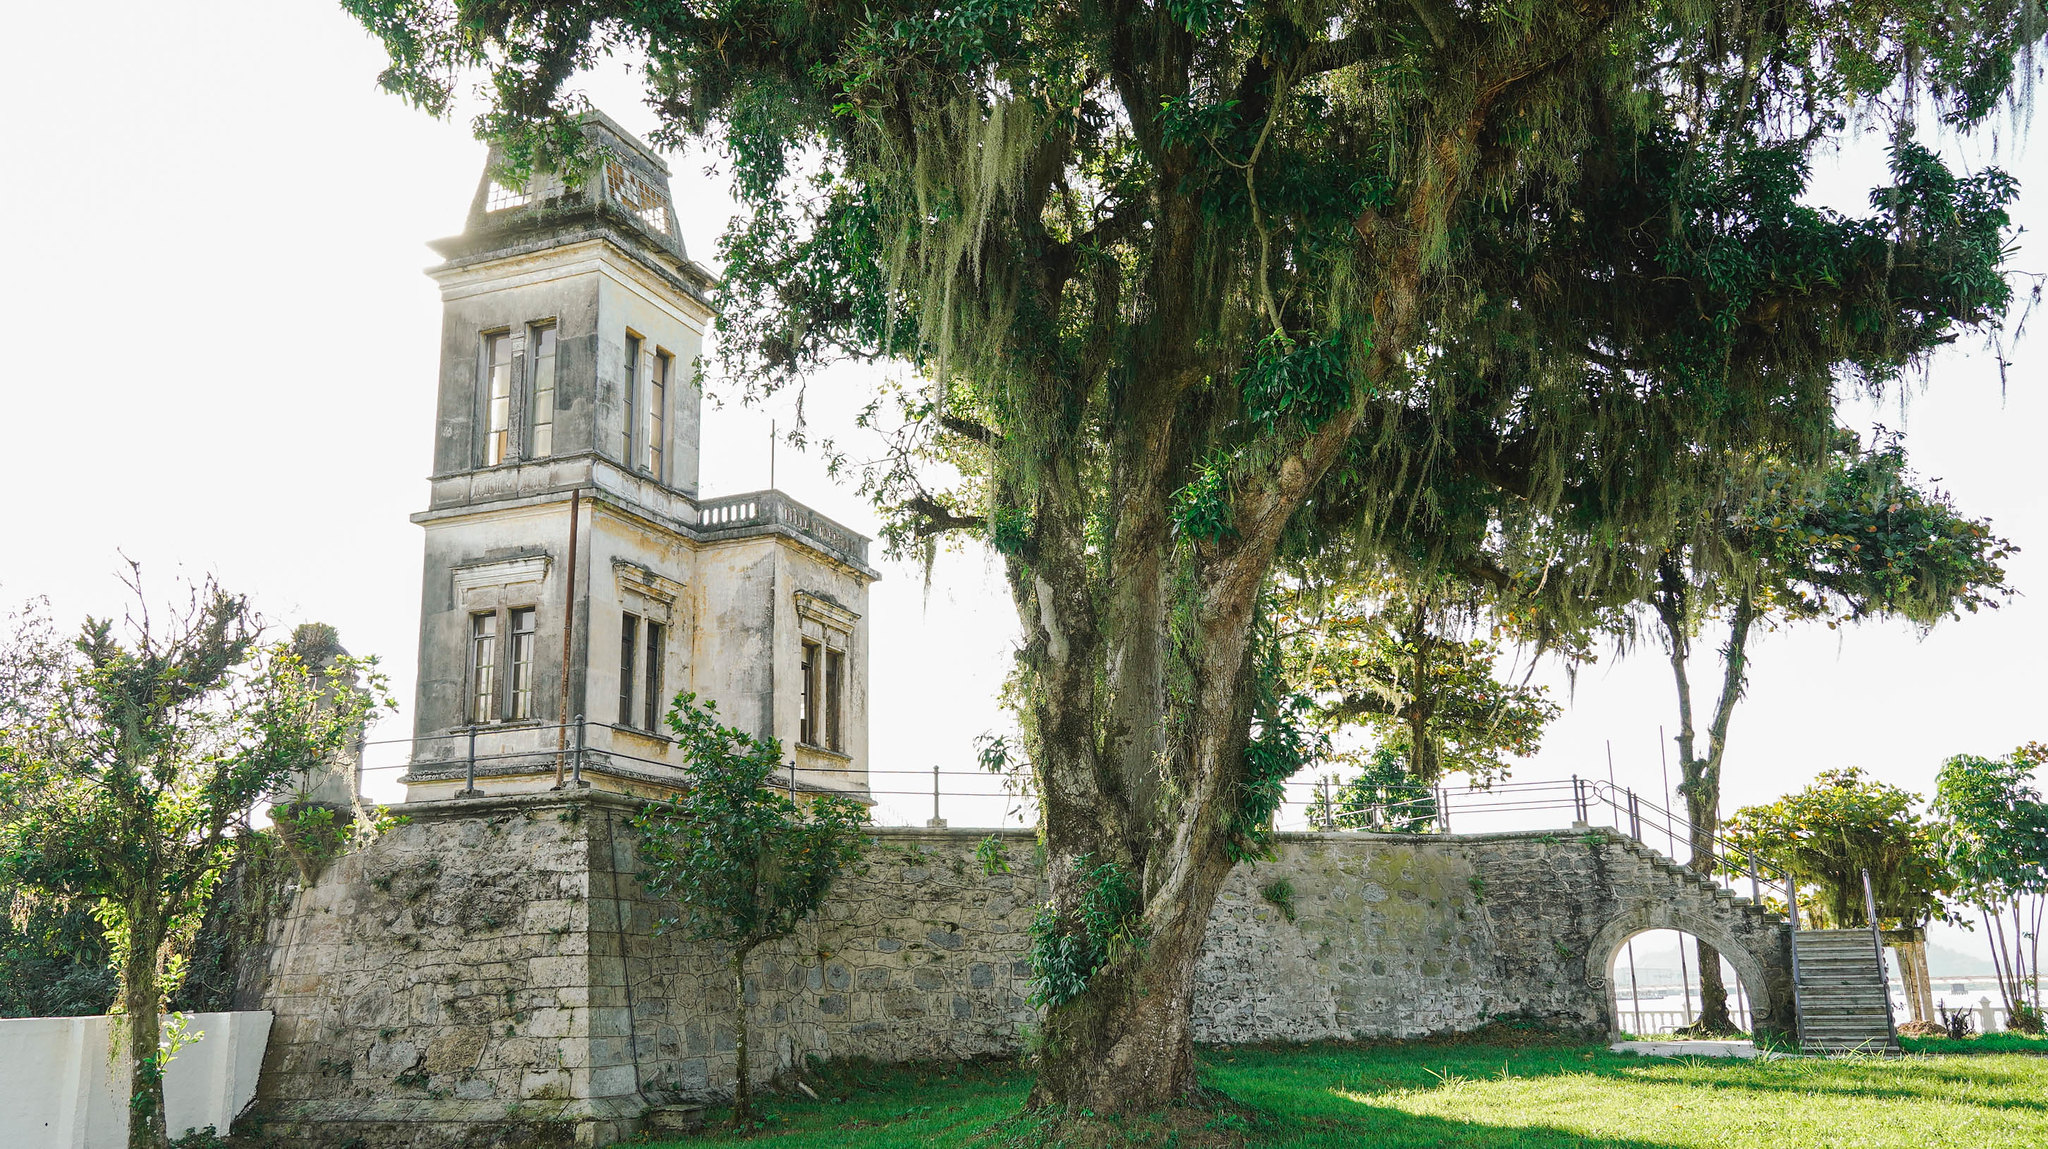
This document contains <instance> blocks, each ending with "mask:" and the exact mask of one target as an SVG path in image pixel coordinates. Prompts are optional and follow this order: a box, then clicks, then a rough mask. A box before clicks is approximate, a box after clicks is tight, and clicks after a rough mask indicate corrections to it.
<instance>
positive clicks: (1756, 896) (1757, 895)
mask: <svg viewBox="0 0 2048 1149" xmlns="http://www.w3.org/2000/svg"><path fill="white" fill-rule="evenodd" d="M1742 860H1743V861H1744V862H1746V863H1748V865H1749V900H1750V901H1752V902H1755V903H1756V904H1757V905H1759V906H1761V905H1763V904H1764V887H1763V883H1762V882H1761V881H1760V880H1758V878H1757V876H1756V855H1755V854H1744V855H1742Z"/></svg>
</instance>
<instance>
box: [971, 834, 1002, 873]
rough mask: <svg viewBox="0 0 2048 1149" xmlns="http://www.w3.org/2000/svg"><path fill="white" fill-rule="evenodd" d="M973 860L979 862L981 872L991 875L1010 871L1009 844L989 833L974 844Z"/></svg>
mask: <svg viewBox="0 0 2048 1149" xmlns="http://www.w3.org/2000/svg"><path fill="white" fill-rule="evenodd" d="M974 860H975V861H977V862H979V863H981V872H982V873H984V874H988V875H989V876H991V877H993V876H995V875H996V874H1007V873H1009V872H1010V845H1009V843H1008V842H1005V841H1003V840H1002V839H1001V838H1000V837H998V836H996V835H994V834H990V835H989V836H988V837H986V838H983V839H982V840H981V841H979V842H976V843H975V844H974Z"/></svg>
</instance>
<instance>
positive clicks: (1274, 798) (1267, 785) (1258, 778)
mask: <svg viewBox="0 0 2048 1149" xmlns="http://www.w3.org/2000/svg"><path fill="white" fill-rule="evenodd" d="M1260 615H1261V620H1260V625H1259V627H1258V629H1257V631H1256V632H1255V643H1256V646H1255V648H1254V650H1255V655H1254V657H1255V659H1256V661H1255V662H1254V663H1253V665H1252V674H1251V676H1250V678H1251V682H1250V685H1249V688H1248V690H1247V695H1248V697H1247V699H1246V701H1247V703H1248V704H1249V706H1250V709H1251V715H1252V722H1251V732H1250V736H1249V737H1248V738H1247V739H1246V741H1245V744H1244V750H1243V753H1242V768H1241V772H1240V774H1239V780H1238V783H1237V788H1236V793H1235V794H1234V795H1233V799H1234V800H1233V802H1232V804H1231V807H1230V811H1231V813H1230V832H1229V837H1228V839H1227V841H1226V845H1225V849H1226V851H1227V853H1228V855H1229V857H1230V859H1231V860H1232V861H1234V862H1243V861H1249V860H1251V859H1253V858H1256V857H1259V856H1260V855H1261V854H1263V853H1265V851H1266V850H1267V848H1268V847H1269V846H1270V844H1271V842H1272V837H1273V819H1274V817H1275V816H1276V815H1277V814H1279V812H1280V804H1281V802H1282V801H1284V800H1285V798H1286V795H1287V787H1286V783H1287V780H1288V779H1289V778H1291V777H1293V776H1294V775H1295V774H1297V773H1299V772H1300V771H1302V770H1305V769H1308V768H1309V767H1311V766H1313V765H1314V764H1315V763H1316V762H1317V761H1319V760H1320V759H1321V758H1322V757H1323V755H1325V754H1327V753H1328V752H1329V738H1328V736H1326V735H1325V734H1324V733H1323V732H1322V731H1321V730H1319V729H1317V727H1316V725H1315V724H1314V722H1313V714H1312V710H1311V705H1310V702H1309V700H1308V698H1307V697H1306V696H1304V695H1301V694H1299V693H1291V692H1289V691H1288V688H1287V683H1286V679H1285V669H1284V666H1283V664H1282V661H1281V659H1282V652H1281V646H1280V642H1279V637H1278V635H1277V634H1276V633H1275V632H1274V631H1273V629H1272V624H1271V621H1270V616H1269V615H1268V613H1267V612H1266V611H1263V610H1262V611H1261V612H1260Z"/></svg>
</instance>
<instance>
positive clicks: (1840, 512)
mask: <svg viewBox="0 0 2048 1149" xmlns="http://www.w3.org/2000/svg"><path fill="white" fill-rule="evenodd" d="M1704 494H1705V497H1704V498H1702V499H1700V501H1699V502H1698V503H1697V504H1695V505H1694V507H1693V509H1692V511H1691V513H1690V514H1689V515H1687V516H1686V517H1685V518H1683V519H1682V520H1681V522H1680V532H1681V533H1680V534H1679V535H1678V536H1677V537H1676V539H1675V540H1674V541H1673V542H1671V543H1670V544H1669V545H1667V546H1664V547H1661V548H1658V549H1657V550H1656V552H1655V554H1654V556H1653V559H1652V562H1651V563H1650V564H1649V565H1650V566H1651V569H1652V570H1653V571H1654V578H1655V582H1654V584H1653V589H1652V591H1651V594H1650V604H1651V608H1652V611H1653V613H1654V615H1655V617H1656V620H1657V625H1658V627H1659V629H1660V630H1661V632H1662V636H1663V639H1664V644H1665V650H1666V652H1667V653H1668V654H1669V656H1670V663H1671V674H1672V680H1673V682H1674V684H1675V686H1676V687H1677V692H1678V729H1677V732H1676V734H1675V736H1674V741H1675V742H1676V743H1677V748H1678V768H1679V777H1680V781H1679V785H1678V789H1679V793H1680V795H1681V796H1682V797H1683V798H1684V800H1685V814H1686V823H1687V825H1688V827H1689V832H1690V836H1691V842H1690V846H1691V849H1692V860H1691V865H1692V867H1693V868H1694V869H1696V870H1699V871H1700V872H1702V873H1711V872H1713V870H1714V868H1715V866H1716V865H1717V858H1718V857H1719V855H1720V851H1719V850H1717V849H1716V846H1715V839H1716V838H1717V836H1718V835H1719V833H1720V828H1721V775H1722V768H1723V763H1724V761H1725V760H1726V757H1727V751H1728V735H1729V728H1730V723H1731V721H1732V720H1733V718H1734V715H1735V707H1736V704H1737V703H1738V702H1739V701H1740V700H1741V698H1742V695H1743V692H1744V690H1745V688H1746V685H1747V683H1748V676H1749V666H1750V661H1751V652H1750V643H1751V640H1752V639H1753V637H1754V636H1755V634H1756V633H1757V632H1758V630H1759V629H1760V628H1765V627H1773V626H1779V625H1784V624H1788V623H1798V622H1820V623H1825V624H1826V625H1828V626H1830V627H1839V626H1843V625H1847V624H1851V623H1855V622H1858V621H1862V620H1865V619H1872V618H1892V619H1904V620H1907V621H1910V622H1912V623H1914V624H1916V625H1918V626H1920V627H1922V628H1929V627H1932V626H1934V625H1935V624H1937V623H1939V622H1940V621H1942V620H1943V619H1945V618H1949V617H1951V616H1954V615H1959V614H1962V613H1964V612H1975V611H1978V610H1981V609H1985V608H1989V607H1995V606H1997V605H1998V604H1999V603H2000V602H2001V601H2002V600H2003V599H2004V598H2005V597H2006V596H2008V595H2010V594H2011V593H2012V592H2011V588H2009V587H2007V586H2006V585H2005V569H2004V567H2003V566H2002V565H2001V564H2002V563H2003V561H2004V560H2005V559H2006V558H2007V557H2009V556H2010V555H2011V554H2012V553H2013V552H2014V550H2015V549H2016V548H2014V547H2013V545H2012V544H2011V543H2009V542H2007V541H2006V540H2005V539H2003V538H2001V537H1999V536H1998V535H1996V534H1993V533H1992V531H1991V528H1990V525H1989V523H1987V522H1986V521H1984V520H1981V519H1973V518H1970V517H1967V516H1965V515H1963V514H1961V513H1960V512H1958V511H1957V510H1956V508H1955V506H1954V504H1953V502H1952V501H1951V500H1950V498H1949V497H1948V496H1947V495H1946V494H1945V493H1943V492H1942V491H1941V490H1939V489H1938V488H1935V487H1932V486H1926V485H1922V484H1921V483H1919V482H1918V481H1916V479H1915V478H1914V476H1913V474H1912V472H1911V470H1910V469H1909V468H1908V466H1907V461H1906V455H1905V450H1904V448H1903V446H1902V445H1901V442H1900V438H1899V436H1897V435H1895V434H1885V433H1880V434H1879V435H1878V436H1877V439H1876V442H1874V443H1873V444H1872V445H1871V446H1870V447H1868V448H1865V447H1864V446H1863V445H1862V444H1860V443H1859V442H1858V441H1857V440H1856V438H1855V437H1854V436H1853V435H1849V434H1847V433H1843V434H1842V435H1840V437H1839V438H1838V439H1837V442H1836V445H1835V448H1834V450H1833V451H1832V452H1831V453H1830V455H1829V456H1828V457H1827V458H1826V459H1824V460H1822V461H1821V462H1820V463H1818V464H1813V465H1804V466H1802V465H1797V464H1788V463H1787V461H1786V460H1784V459H1781V458H1773V457H1770V456H1768V455H1761V456H1760V455H1758V454H1756V453H1754V452H1744V453H1743V454H1741V455H1740V456H1738V457H1737V458H1736V459H1734V460H1732V461H1731V463H1730V465H1729V467H1728V469H1727V471H1726V474H1725V475H1724V477H1723V479H1722V482H1721V485H1720V487H1719V488H1718V489H1717V490H1709V491H1707V492H1704ZM1716 621H1717V622H1719V623H1721V624H1723V625H1724V626H1725V634H1726V637H1725V640H1724V641H1723V643H1722V645H1721V647H1720V649H1719V667H1718V674H1717V675H1716V678H1717V679H1718V681H1719V695H1718V697H1717V698H1716V699H1715V701H1714V707H1713V710H1712V712H1711V714H1710V715H1709V716H1708V719H1707V725H1706V731H1705V733H1706V745H1705V746H1704V747H1702V746H1701V745H1700V743H1699V736H1698V730H1697V728H1696V726H1695V719H1694V710H1693V686H1692V680H1691V673H1690V672H1691V660H1692V655H1693V643H1694V641H1695V639H1696V638H1697V637H1698V635H1699V633H1700V631H1701V628H1702V627H1703V626H1705V625H1708V624H1709V623H1710V622H1716ZM1830 792H1831V791H1830ZM1917 924H1918V923H1910V924H1909V925H1907V926H1905V927H1902V928H1908V929H1910V928H1916V927H1917ZM1698 947H1699V962H1700V1021H1699V1026H1700V1028H1701V1029H1703V1030H1705V1031H1708V1032H1724V1031H1727V1030H1729V1029H1731V1028H1732V1021H1731V1019H1730V1017H1729V1014H1728V991H1727V987H1726V986H1725V985H1723V984H1722V979H1721V958H1720V954H1719V953H1718V952H1717V951H1716V950H1715V949H1714V947H1713V946H1712V945H1710V944H1709V943H1707V942H1705V941H1700V942H1698Z"/></svg>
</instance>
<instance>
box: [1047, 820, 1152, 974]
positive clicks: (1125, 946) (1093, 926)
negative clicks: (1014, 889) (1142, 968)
mask: <svg viewBox="0 0 2048 1149" xmlns="http://www.w3.org/2000/svg"><path fill="white" fill-rule="evenodd" d="M1091 863H1093V859H1092V858H1088V857H1082V858H1077V859H1075V861H1074V865H1075V866H1076V867H1078V868H1079V870H1080V873H1079V875H1078V876H1079V885H1080V888H1081V891H1082V893H1081V897H1080V898H1079V899H1078V902H1077V904H1076V905H1075V908H1074V911H1073V913H1072V914H1071V915H1068V916H1066V917H1062V916H1061V915H1060V914H1059V913H1058V912H1057V911H1056V910H1055V909H1054V908H1053V906H1052V905H1051V903H1047V904H1046V905H1043V906H1040V907H1039V908H1038V913H1037V914H1036V915H1034V916H1033V917H1032V920H1031V969H1032V972H1033V973H1034V974H1035V975H1036V978H1037V980H1036V982H1035V984H1034V985H1033V986H1032V989H1031V1004H1032V1005H1035V1006H1038V1007H1040V1008H1043V1009H1052V1008H1056V1007H1058V1006H1060V1005H1062V1004H1064V1003H1066V1002H1069V1001H1072V1000H1073V999H1075V998H1077V997H1079V996H1081V995H1082V994H1083V993H1086V992H1087V990H1088V983H1089V979H1091V978H1093V977H1094V976H1095V975H1096V973H1097V972H1099V971H1100V970H1101V969H1102V968H1103V967H1105V966H1107V965H1109V964H1110V963H1112V962H1115V961H1117V960H1119V959H1121V958H1123V957H1125V956H1126V955H1128V954H1130V953H1132V952H1133V951H1135V950H1137V949H1139V948H1142V947H1143V946H1144V944H1145V934H1144V927H1143V923H1142V921H1141V920H1140V919H1141V917H1142V915H1143V914H1144V910H1145V905H1144V900H1143V899H1142V898H1141V897H1139V895H1138V888H1137V886H1136V884H1135V883H1134V882H1133V880H1132V878H1131V874H1130V871H1129V870H1127V869H1125V868H1124V867H1123V866H1121V865H1119V864H1117V863H1116V862H1102V863H1099V864H1091Z"/></svg>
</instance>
